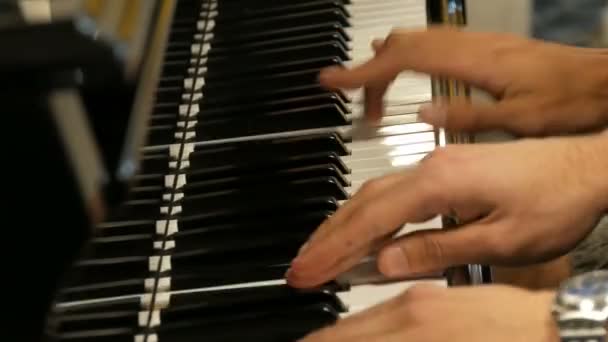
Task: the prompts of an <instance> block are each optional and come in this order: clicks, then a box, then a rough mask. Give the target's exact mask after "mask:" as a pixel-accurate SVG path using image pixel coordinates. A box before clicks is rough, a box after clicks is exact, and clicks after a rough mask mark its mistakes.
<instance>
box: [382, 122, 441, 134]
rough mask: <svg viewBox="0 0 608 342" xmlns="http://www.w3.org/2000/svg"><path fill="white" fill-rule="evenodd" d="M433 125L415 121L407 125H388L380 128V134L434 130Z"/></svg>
mask: <svg viewBox="0 0 608 342" xmlns="http://www.w3.org/2000/svg"><path fill="white" fill-rule="evenodd" d="M432 130H433V126H431V125H428V124H425V123H413V124H407V125H395V126H386V127H382V128H380V129H378V132H379V133H380V134H406V133H416V132H424V131H432Z"/></svg>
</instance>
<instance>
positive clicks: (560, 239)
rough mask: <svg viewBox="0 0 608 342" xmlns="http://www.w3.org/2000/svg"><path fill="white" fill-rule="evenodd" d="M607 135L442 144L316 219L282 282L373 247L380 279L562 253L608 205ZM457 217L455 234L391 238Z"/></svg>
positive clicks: (321, 277)
mask: <svg viewBox="0 0 608 342" xmlns="http://www.w3.org/2000/svg"><path fill="white" fill-rule="evenodd" d="M606 146H608V134H603V135H593V136H586V137H570V138H545V139H524V140H519V141H515V142H510V143H503V144H488V145H483V144H478V145H449V146H447V147H446V148H442V149H438V150H435V151H434V152H433V153H432V154H431V155H430V158H428V159H426V160H424V161H423V162H422V163H421V164H420V165H419V167H417V168H414V169H410V170H406V171H401V172H398V173H395V174H392V175H389V176H385V177H382V178H379V179H376V180H373V181H371V182H368V183H367V184H365V185H364V186H363V187H362V188H361V190H360V191H358V192H357V193H356V194H355V195H354V196H353V197H352V198H351V199H350V200H349V201H348V202H347V203H346V204H345V205H344V206H342V207H341V208H340V209H339V210H338V211H337V212H336V213H335V214H334V215H333V216H331V217H330V218H329V219H328V220H327V221H326V222H324V223H323V224H322V225H321V226H320V227H319V228H318V229H317V230H316V231H315V232H314V233H313V235H312V236H311V238H310V239H309V241H308V243H307V244H305V245H304V246H303V248H302V250H301V251H300V254H299V255H298V256H297V257H296V258H295V260H293V262H292V265H291V269H290V270H288V272H287V274H286V277H287V280H288V282H289V284H290V285H292V286H294V287H314V286H317V285H320V284H322V283H324V282H326V281H329V280H331V279H335V277H336V276H337V275H339V274H341V273H342V272H344V271H346V270H348V269H350V268H352V267H353V266H354V265H356V264H357V263H358V262H359V261H360V260H361V258H363V257H364V256H366V255H370V254H372V253H374V252H376V251H377V249H379V250H380V251H379V255H378V267H379V269H380V271H381V272H382V273H383V274H385V275H386V276H388V277H395V278H400V277H408V276H420V275H424V274H428V273H431V272H439V271H442V270H444V269H446V268H448V267H452V266H456V265H464V264H490V265H496V266H515V265H524V264H531V263H535V262H541V261H547V260H551V259H554V258H556V257H558V256H560V255H563V254H565V253H567V252H568V251H569V250H570V249H572V248H573V247H574V246H575V245H576V244H577V243H578V242H580V241H581V240H582V239H583V238H584V237H585V236H586V235H587V234H588V233H589V232H590V231H591V230H592V229H593V227H594V226H595V224H596V222H597V221H598V220H599V218H600V217H601V216H602V213H603V210H605V209H606V208H608V182H607V181H606V174H608V154H607V153H606ZM450 214H455V215H456V216H457V217H459V218H460V220H461V221H463V222H468V223H466V224H464V225H462V226H461V227H459V228H456V229H443V230H432V231H424V232H417V233H414V234H409V235H405V236H403V237H400V238H398V239H391V237H392V235H394V233H395V231H396V230H398V229H399V228H400V227H401V226H402V225H403V224H404V223H416V222H423V221H426V220H428V219H430V218H432V217H434V216H436V215H450Z"/></svg>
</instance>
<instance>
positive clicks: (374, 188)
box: [359, 178, 382, 194]
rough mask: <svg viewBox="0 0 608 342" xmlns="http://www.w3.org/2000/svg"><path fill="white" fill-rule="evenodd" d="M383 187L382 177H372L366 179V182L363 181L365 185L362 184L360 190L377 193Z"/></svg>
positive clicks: (365, 192) (364, 192)
mask: <svg viewBox="0 0 608 342" xmlns="http://www.w3.org/2000/svg"><path fill="white" fill-rule="evenodd" d="M381 189H382V182H381V181H380V179H377V178H376V179H370V180H367V181H365V183H363V185H361V188H360V189H359V192H360V193H361V194H372V193H376V192H378V191H380V190H381Z"/></svg>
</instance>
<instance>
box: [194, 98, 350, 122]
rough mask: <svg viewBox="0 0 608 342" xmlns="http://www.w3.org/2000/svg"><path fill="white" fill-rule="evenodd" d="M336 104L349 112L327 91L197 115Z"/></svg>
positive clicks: (231, 114)
mask: <svg viewBox="0 0 608 342" xmlns="http://www.w3.org/2000/svg"><path fill="white" fill-rule="evenodd" d="M329 103H331V104H335V105H337V106H338V107H340V110H341V111H342V112H344V113H349V111H350V110H349V108H348V107H347V106H346V104H345V103H344V102H342V100H341V99H340V97H339V96H338V95H337V94H332V93H326V94H319V95H312V96H304V97H296V98H291V99H285V100H277V101H268V102H260V103H258V104H257V105H245V106H244V105H233V106H231V107H224V108H211V109H202V110H201V111H200V112H199V114H198V115H197V117H198V118H197V119H198V120H201V121H205V120H206V119H207V118H209V117H220V118H223V117H242V118H247V117H248V116H252V115H263V114H264V113H268V112H273V111H279V110H287V109H291V108H298V107H308V106H314V105H319V104H329Z"/></svg>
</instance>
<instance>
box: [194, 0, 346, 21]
mask: <svg viewBox="0 0 608 342" xmlns="http://www.w3.org/2000/svg"><path fill="white" fill-rule="evenodd" d="M336 8H340V9H341V10H342V11H344V12H345V13H346V14H347V17H350V15H349V14H348V13H347V12H346V10H345V8H344V3H343V2H342V1H336V0H317V1H304V2H291V1H290V2H289V3H284V2H278V3H277V2H255V3H252V2H240V3H239V4H238V5H237V4H233V3H229V2H228V3H226V2H221V3H218V6H217V9H215V10H209V9H205V6H203V10H202V12H201V16H202V17H205V16H208V13H214V12H215V13H216V17H214V19H215V21H216V23H222V24H224V23H226V24H227V23H231V22H233V21H241V20H248V19H252V18H253V19H255V18H260V17H264V18H269V17H276V16H280V15H285V14H290V13H298V12H304V11H311V10H326V9H336Z"/></svg>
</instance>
